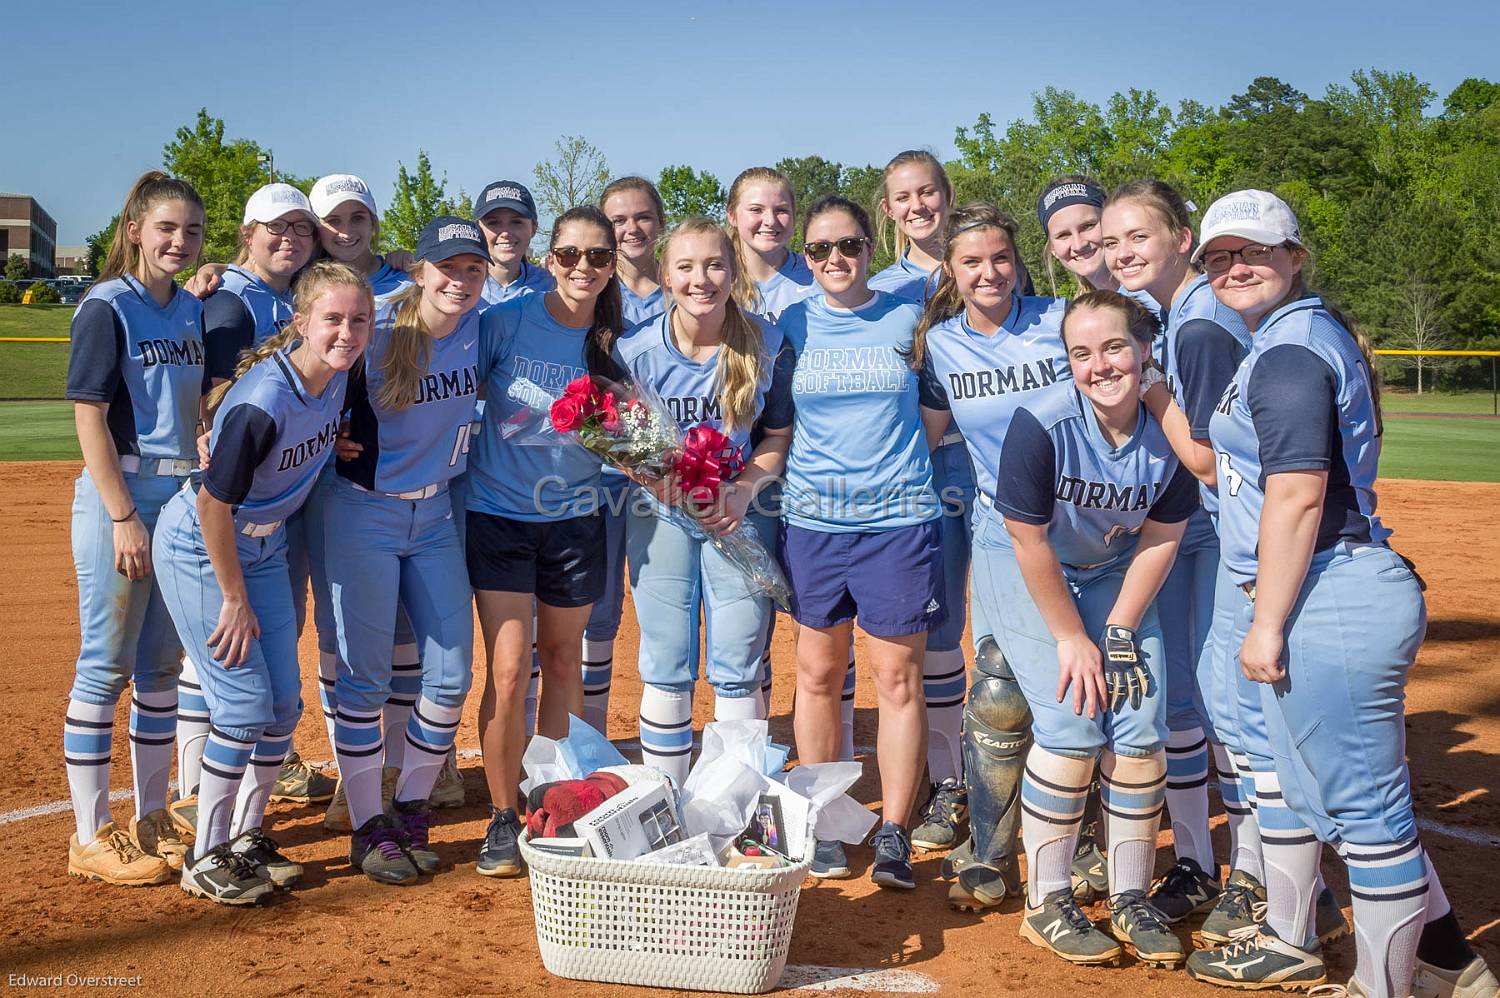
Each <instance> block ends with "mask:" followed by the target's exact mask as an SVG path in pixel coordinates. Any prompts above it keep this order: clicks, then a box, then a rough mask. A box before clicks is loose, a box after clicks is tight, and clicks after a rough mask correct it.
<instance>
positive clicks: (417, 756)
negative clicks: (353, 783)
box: [396, 696, 463, 801]
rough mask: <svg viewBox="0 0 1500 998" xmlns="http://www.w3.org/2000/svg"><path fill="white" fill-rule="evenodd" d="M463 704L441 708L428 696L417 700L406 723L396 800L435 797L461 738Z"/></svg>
mask: <svg viewBox="0 0 1500 998" xmlns="http://www.w3.org/2000/svg"><path fill="white" fill-rule="evenodd" d="M462 713H463V708H462V707H441V706H439V705H438V704H435V703H433V702H432V701H431V700H429V699H427V698H426V697H425V696H424V697H422V698H421V699H420V700H418V701H417V705H416V707H415V708H413V710H412V712H411V717H410V718H408V719H407V722H406V733H405V735H404V736H403V737H404V738H405V741H406V749H407V751H406V765H404V766H402V767H401V779H400V781H399V782H397V784H396V800H398V801H413V800H423V801H425V800H426V799H427V798H428V797H431V796H432V788H433V785H434V784H436V783H437V778H438V773H439V772H440V771H441V770H442V768H443V760H444V759H445V758H446V757H447V755H448V750H449V749H450V748H452V747H453V740H454V739H455V738H457V737H458V720H459V717H460V716H461V715H462Z"/></svg>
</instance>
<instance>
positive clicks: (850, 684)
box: [839, 630, 856, 762]
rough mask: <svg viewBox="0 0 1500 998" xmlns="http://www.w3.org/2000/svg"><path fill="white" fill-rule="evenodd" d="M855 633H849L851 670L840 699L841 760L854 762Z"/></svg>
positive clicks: (845, 678) (846, 676)
mask: <svg viewBox="0 0 1500 998" xmlns="http://www.w3.org/2000/svg"><path fill="white" fill-rule="evenodd" d="M855 678H856V677H855V675H854V632H853V631H852V630H851V631H850V632H849V668H848V670H847V671H845V673H844V693H843V696H842V697H841V698H840V699H839V760H840V761H842V762H852V761H854V689H855Z"/></svg>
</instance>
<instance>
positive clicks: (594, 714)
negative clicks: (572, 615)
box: [583, 637, 615, 735]
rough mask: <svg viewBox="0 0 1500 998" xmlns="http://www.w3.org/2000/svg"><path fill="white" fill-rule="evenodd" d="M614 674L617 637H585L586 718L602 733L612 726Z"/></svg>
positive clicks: (584, 687) (584, 714) (584, 682)
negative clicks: (606, 639)
mask: <svg viewBox="0 0 1500 998" xmlns="http://www.w3.org/2000/svg"><path fill="white" fill-rule="evenodd" d="M614 675H615V640H614V638H610V639H609V640H608V641H591V640H590V639H589V638H588V637H585V638H584V639H583V719H584V721H586V722H588V725H589V727H591V728H593V729H594V730H595V731H597V732H599V733H600V734H601V735H606V734H608V733H609V732H608V729H609V686H610V683H611V682H613V681H614Z"/></svg>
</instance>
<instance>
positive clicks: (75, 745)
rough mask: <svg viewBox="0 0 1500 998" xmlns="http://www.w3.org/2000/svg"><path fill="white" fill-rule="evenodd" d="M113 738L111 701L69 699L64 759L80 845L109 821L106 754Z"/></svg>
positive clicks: (113, 723) (65, 725) (108, 752)
mask: <svg viewBox="0 0 1500 998" xmlns="http://www.w3.org/2000/svg"><path fill="white" fill-rule="evenodd" d="M114 737H115V705H114V704H107V705H106V704H96V703H84V702H83V701H82V700H69V701H68V716H67V718H66V720H64V721H63V761H64V763H66V765H67V769H68V791H69V792H70V793H71V794H72V796H73V824H74V825H75V826H76V829H77V831H78V844H79V845H81V846H86V845H88V844H89V843H90V842H92V841H94V833H95V832H97V831H98V830H99V828H100V826H101V825H105V824H108V823H109V820H110V817H109V756H110V752H111V751H112V749H113V743H114Z"/></svg>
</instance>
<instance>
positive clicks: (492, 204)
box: [474, 180, 536, 222]
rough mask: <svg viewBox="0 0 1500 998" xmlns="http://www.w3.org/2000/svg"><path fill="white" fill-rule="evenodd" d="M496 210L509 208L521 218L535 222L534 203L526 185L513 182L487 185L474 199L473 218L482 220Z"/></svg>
mask: <svg viewBox="0 0 1500 998" xmlns="http://www.w3.org/2000/svg"><path fill="white" fill-rule="evenodd" d="M496 208H509V209H510V210H511V211H514V212H516V213H517V214H519V215H520V216H521V217H522V218H529V219H531V220H532V221H533V222H535V221H536V201H535V200H533V199H532V197H531V192H530V191H529V190H527V189H526V185H525V184H522V183H518V182H517V181H514V180H497V181H495V182H494V183H492V184H487V185H486V186H485V188H484V190H482V191H480V192H479V196H478V197H477V198H475V199H474V217H475V218H483V217H484V216H486V215H488V214H489V213H490V212H492V211H494V210H495V209H496Z"/></svg>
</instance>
